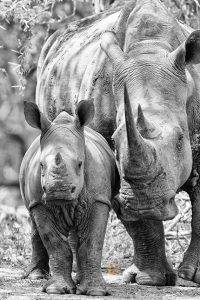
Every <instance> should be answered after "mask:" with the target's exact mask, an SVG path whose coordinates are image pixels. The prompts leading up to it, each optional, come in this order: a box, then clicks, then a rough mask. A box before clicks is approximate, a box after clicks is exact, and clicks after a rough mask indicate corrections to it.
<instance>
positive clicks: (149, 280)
mask: <svg viewBox="0 0 200 300" xmlns="http://www.w3.org/2000/svg"><path fill="white" fill-rule="evenodd" d="M123 281H124V282H125V283H134V282H136V283H137V284H139V285H151V286H165V285H175V283H176V274H175V273H174V272H173V270H172V269H171V268H170V267H168V266H167V268H163V270H162V271H161V270H160V269H153V268H151V269H144V270H139V268H138V267H137V266H136V265H134V264H133V265H131V266H130V267H129V268H128V269H126V270H125V271H124V273H123Z"/></svg>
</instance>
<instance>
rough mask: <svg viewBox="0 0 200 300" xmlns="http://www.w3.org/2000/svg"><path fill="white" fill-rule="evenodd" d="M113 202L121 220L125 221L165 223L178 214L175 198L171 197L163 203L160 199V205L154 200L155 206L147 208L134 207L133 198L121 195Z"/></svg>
mask: <svg viewBox="0 0 200 300" xmlns="http://www.w3.org/2000/svg"><path fill="white" fill-rule="evenodd" d="M115 200H116V201H117V202H118V208H119V211H120V215H121V218H122V219H124V220H127V221H136V220H138V219H154V220H160V221H166V220H171V219H173V218H174V217H175V216H176V215H177V213H178V208H177V205H176V203H175V197H171V198H170V199H169V200H168V201H166V202H165V203H164V202H163V200H162V198H161V197H160V203H158V199H156V203H157V204H155V205H152V206H149V207H144V206H143V207H140V206H139V205H138V206H136V205H135V203H136V198H135V197H133V196H130V195H123V194H121V193H120V194H119V195H118V196H117V197H116V198H115Z"/></svg>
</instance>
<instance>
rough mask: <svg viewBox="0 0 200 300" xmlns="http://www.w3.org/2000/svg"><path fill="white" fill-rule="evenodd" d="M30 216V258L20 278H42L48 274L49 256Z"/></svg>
mask: <svg viewBox="0 0 200 300" xmlns="http://www.w3.org/2000/svg"><path fill="white" fill-rule="evenodd" d="M30 218H31V245H32V258H31V263H30V266H29V267H28V270H27V271H26V272H25V273H24V274H23V276H22V278H27V277H28V278H30V279H42V278H48V276H49V256H48V253H47V250H46V248H45V246H44V244H43V242H42V240H41V238H40V235H39V232H38V230H37V227H36V224H35V222H34V220H33V217H32V216H31V215H30Z"/></svg>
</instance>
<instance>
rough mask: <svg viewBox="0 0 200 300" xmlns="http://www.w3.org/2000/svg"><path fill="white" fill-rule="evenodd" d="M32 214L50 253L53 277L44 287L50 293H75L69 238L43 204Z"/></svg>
mask: <svg viewBox="0 0 200 300" xmlns="http://www.w3.org/2000/svg"><path fill="white" fill-rule="evenodd" d="M32 214H33V217H34V220H35V223H36V226H37V228H38V232H39V234H40V237H41V239H42V241H43V244H44V245H45V247H46V249H47V252H48V255H49V263H50V270H51V275H52V277H51V278H50V279H49V280H48V281H47V283H46V284H45V285H44V287H43V292H47V293H49V294H65V293H69V294H74V293H75V290H76V288H75V284H74V282H73V280H72V277H71V272H72V252H71V249H70V246H69V244H68V242H67V239H63V238H62V236H61V235H60V232H59V230H58V224H56V222H55V219H54V217H53V215H52V214H51V212H50V211H49V210H48V209H47V208H46V207H44V206H43V205H40V206H39V205H38V206H37V207H35V208H33V210H32Z"/></svg>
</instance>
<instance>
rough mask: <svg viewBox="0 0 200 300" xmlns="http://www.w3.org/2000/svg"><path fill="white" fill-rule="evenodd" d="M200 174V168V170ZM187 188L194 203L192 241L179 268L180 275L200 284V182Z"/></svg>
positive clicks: (199, 171)
mask: <svg viewBox="0 0 200 300" xmlns="http://www.w3.org/2000/svg"><path fill="white" fill-rule="evenodd" d="M198 173H199V174H200V170H198ZM189 183H190V184H188V186H187V188H186V189H185V190H186V191H187V192H188V194H189V196H190V200H191V203H192V223H191V227H192V233H191V241H190V245H189V247H188V249H187V251H186V252H185V254H184V257H183V261H182V262H181V264H180V265H179V268H178V276H179V277H181V278H183V279H185V280H189V281H193V282H196V283H198V284H200V184H199V182H198V183H197V184H196V185H195V186H193V184H191V181H190V182H189Z"/></svg>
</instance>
